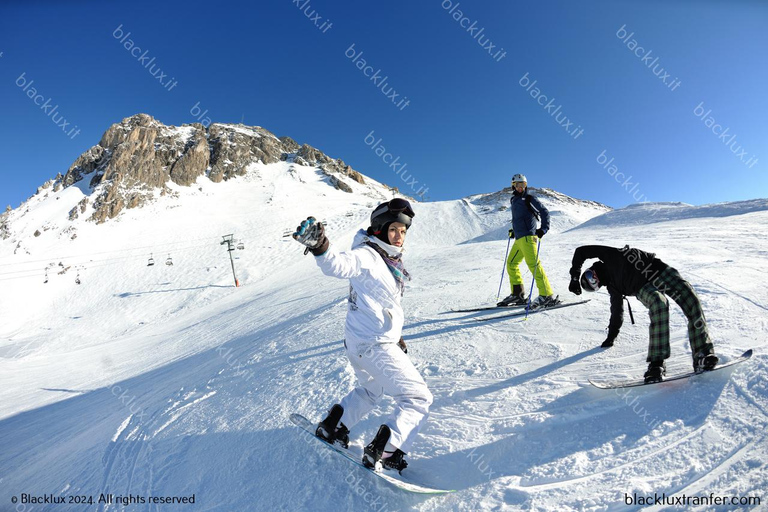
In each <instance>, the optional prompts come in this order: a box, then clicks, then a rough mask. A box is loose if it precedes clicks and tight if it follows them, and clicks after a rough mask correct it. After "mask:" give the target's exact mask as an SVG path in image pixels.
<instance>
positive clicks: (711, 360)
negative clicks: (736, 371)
mask: <svg viewBox="0 0 768 512" xmlns="http://www.w3.org/2000/svg"><path fill="white" fill-rule="evenodd" d="M718 361H720V359H719V358H718V357H717V356H716V355H715V354H704V353H703V352H696V354H694V356H693V371H694V372H696V373H701V372H708V371H710V370H713V369H714V368H715V366H717V363H718Z"/></svg>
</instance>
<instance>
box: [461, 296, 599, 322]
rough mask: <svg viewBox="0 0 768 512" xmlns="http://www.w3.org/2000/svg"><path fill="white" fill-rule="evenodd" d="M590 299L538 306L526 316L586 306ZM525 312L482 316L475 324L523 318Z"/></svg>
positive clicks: (476, 319)
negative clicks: (581, 305)
mask: <svg viewBox="0 0 768 512" xmlns="http://www.w3.org/2000/svg"><path fill="white" fill-rule="evenodd" d="M590 300H592V299H587V300H581V301H579V302H558V303H557V304H555V305H553V306H540V307H538V308H533V309H531V310H530V311H529V312H528V314H529V315H532V314H534V313H542V312H544V311H551V310H553V309H560V308H567V307H570V306H578V305H579V304H586V303H587V302H589V301H590ZM525 314H526V311H525V308H523V309H522V311H515V312H514V313H508V314H506V315H498V316H484V317H482V318H475V319H474V320H475V322H488V321H489V320H501V319H503V318H515V317H518V316H525Z"/></svg>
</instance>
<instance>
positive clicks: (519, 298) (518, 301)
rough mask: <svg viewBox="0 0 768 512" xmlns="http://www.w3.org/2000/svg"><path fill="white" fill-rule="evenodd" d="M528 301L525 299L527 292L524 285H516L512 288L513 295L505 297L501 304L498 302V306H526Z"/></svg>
mask: <svg viewBox="0 0 768 512" xmlns="http://www.w3.org/2000/svg"><path fill="white" fill-rule="evenodd" d="M527 302H528V299H526V298H525V290H523V285H521V284H516V285H513V286H512V293H511V294H509V295H507V296H506V297H504V299H502V300H501V302H497V303H496V305H497V306H525V304H526V303H527Z"/></svg>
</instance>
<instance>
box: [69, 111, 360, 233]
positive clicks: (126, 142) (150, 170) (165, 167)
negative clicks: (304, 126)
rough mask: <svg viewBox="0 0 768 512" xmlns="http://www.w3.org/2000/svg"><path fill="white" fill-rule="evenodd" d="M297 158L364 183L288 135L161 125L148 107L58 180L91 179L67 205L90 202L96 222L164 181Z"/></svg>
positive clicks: (163, 189) (214, 177)
mask: <svg viewBox="0 0 768 512" xmlns="http://www.w3.org/2000/svg"><path fill="white" fill-rule="evenodd" d="M280 161H295V162H296V163H298V164H302V165H314V166H318V167H320V168H321V169H322V170H323V172H324V173H326V174H327V175H328V176H330V177H331V179H330V181H331V184H332V185H334V186H335V187H336V188H339V189H341V190H345V191H347V192H351V191H352V189H351V188H350V187H349V185H347V184H346V183H345V182H344V177H346V178H349V179H353V180H355V181H357V182H358V183H361V184H365V179H364V178H363V176H362V175H361V174H360V173H358V172H357V171H354V170H353V169H352V168H351V167H350V166H349V165H347V164H345V163H344V162H343V161H342V160H340V159H333V158H330V157H328V156H327V155H325V154H324V153H323V152H322V151H320V150H318V149H316V148H313V147H311V146H309V145H307V144H304V145H300V144H298V143H297V142H296V141H295V140H293V139H292V138H290V137H281V138H278V137H277V136H275V135H274V134H273V133H271V132H270V131H268V130H266V129H264V128H261V127H259V126H245V125H242V124H238V125H231V124H219V123H213V124H211V125H210V126H208V127H205V126H203V125H202V124H200V123H193V124H184V125H182V126H179V127H177V126H166V125H164V124H163V123H161V122H160V121H158V120H156V119H155V118H153V117H152V116H150V115H147V114H136V115H134V116H131V117H127V118H125V119H123V120H122V121H121V122H120V123H116V124H113V125H112V126H111V127H110V128H109V129H108V130H107V131H106V132H105V133H104V135H103V136H102V138H101V140H100V141H99V143H98V144H97V145H96V146H93V147H92V148H90V149H88V150H87V151H86V152H84V153H83V154H82V155H80V157H79V158H78V159H77V160H75V162H74V163H73V164H72V166H71V167H70V168H69V170H68V171H67V172H66V174H65V175H64V176H63V177H60V178H59V179H58V180H57V185H56V186H64V187H68V186H72V185H74V184H75V183H78V182H80V181H82V180H85V179H88V180H89V181H88V187H90V189H91V190H92V194H91V195H90V196H89V197H87V198H85V200H84V201H83V202H82V203H81V204H79V205H78V206H77V207H75V208H73V209H72V211H70V215H69V216H70V219H74V218H77V217H78V216H79V215H80V214H81V213H84V212H85V211H86V209H87V205H88V202H89V201H90V202H91V204H92V206H93V214H92V215H91V216H90V217H89V220H93V221H95V222H97V223H101V222H104V221H106V220H108V219H111V218H114V217H115V216H117V215H118V214H119V213H120V212H121V211H122V210H123V209H125V208H136V207H140V206H141V205H142V204H144V203H145V202H146V201H148V200H149V199H151V198H152V197H153V196H154V194H155V193H156V191H158V190H159V191H160V193H161V194H167V193H168V192H169V188H168V186H167V185H168V183H169V182H173V183H175V184H177V185H181V186H190V185H192V184H193V183H195V181H196V180H197V179H198V178H199V177H200V176H203V175H206V176H207V177H208V178H209V179H210V180H211V181H213V182H215V183H218V182H221V181H223V180H227V179H230V178H233V177H235V176H242V175H244V174H245V173H246V172H247V168H248V166H249V165H250V164H252V163H256V162H261V163H263V164H270V163H276V162H280Z"/></svg>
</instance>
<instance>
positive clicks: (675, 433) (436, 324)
mask: <svg viewBox="0 0 768 512" xmlns="http://www.w3.org/2000/svg"><path fill="white" fill-rule="evenodd" d="M289 167H290V164H288V163H279V164H273V165H269V166H262V165H254V166H252V168H251V169H250V171H249V173H248V175H247V176H244V177H240V178H236V179H233V180H230V181H228V182H225V183H220V184H214V183H211V182H210V181H208V180H207V178H201V179H200V180H199V181H198V183H197V184H196V185H194V186H192V187H188V188H184V187H175V188H174V190H175V192H177V194H176V195H171V196H165V197H160V196H158V197H157V198H156V200H155V201H154V202H152V203H151V204H149V205H147V206H145V207H144V208H140V209H134V210H126V211H124V212H123V214H121V215H120V216H119V217H118V218H116V219H113V220H110V221H108V222H107V223H105V224H102V225H95V224H93V223H92V222H86V221H85V219H86V218H87V216H88V215H89V214H90V211H87V212H86V213H84V214H81V215H80V218H79V219H77V220H75V221H69V220H67V218H68V212H69V211H70V210H71V209H72V208H73V207H74V206H75V205H76V204H77V203H78V202H79V201H80V200H81V199H82V197H83V195H84V194H85V193H88V189H87V187H86V186H81V185H82V184H79V186H75V187H70V188H67V189H64V190H61V191H59V192H56V193H54V192H53V191H52V190H51V189H47V190H43V191H42V192H41V193H40V194H38V195H36V196H35V197H33V198H31V199H30V200H29V201H28V202H27V203H25V204H23V205H22V206H21V207H20V208H18V209H17V210H15V211H13V212H12V213H10V214H9V225H10V229H11V236H10V237H9V238H8V239H6V240H2V241H0V320H1V321H0V510H17V508H13V507H15V506H14V505H12V504H11V503H12V502H11V498H12V497H13V496H19V497H20V496H21V494H22V493H29V494H33V495H37V496H42V495H46V494H50V495H54V496H66V497H68V496H74V495H91V496H94V499H96V498H98V496H99V494H100V493H111V494H113V495H115V496H118V495H122V496H127V495H138V496H144V497H146V496H191V495H192V494H194V495H195V503H196V504H195V505H194V506H192V505H152V504H143V505H132V506H130V507H127V508H123V507H121V506H120V505H118V504H116V503H113V504H111V505H104V504H101V505H98V506H97V505H94V506H92V507H90V508H86V507H84V506H82V505H74V504H63V505H27V507H29V508H27V509H25V510H56V511H64V510H86V509H87V510H142V511H143V510H147V511H149V510H222V511H231V510H313V511H326V510H327V511H338V510H350V511H353V510H354V511H364V510H435V511H443V510H466V511H475V510H553V511H563V510H636V509H638V508H639V507H638V506H627V505H625V495H629V496H632V495H633V494H634V493H637V494H638V495H643V496H647V495H653V493H657V494H659V495H660V494H661V493H666V494H667V495H674V496H682V495H686V496H709V495H710V493H715V494H716V495H720V496H761V497H765V496H763V493H764V490H765V489H766V488H768V470H767V469H766V461H768V443H766V431H767V429H766V427H767V424H768V421H767V418H768V377H767V374H766V357H765V355H764V354H765V352H766V332H768V324H767V322H766V318H768V316H767V315H766V310H768V286H766V285H767V284H768V279H766V272H768V268H767V267H766V265H765V261H766V258H767V257H768V236H766V230H765V226H766V225H767V224H768V211H767V210H768V200H756V201H746V202H743V203H728V204H723V205H713V206H708V207H691V206H687V205H683V204H660V205H654V204H644V205H635V206H631V207H628V208H625V209H622V210H618V211H610V212H607V209H606V208H601V207H600V206H599V205H596V204H594V203H585V202H579V201H573V200H570V199H569V198H564V196H561V195H559V194H556V193H551V194H547V193H546V192H545V193H542V194H541V195H540V197H541V198H542V200H543V202H544V203H545V204H546V205H547V206H548V207H549V208H550V211H551V213H552V224H553V229H552V231H551V232H550V233H549V234H548V235H547V236H546V237H544V239H543V241H542V245H541V259H542V262H543V265H544V268H545V270H546V272H547V273H548V276H549V279H550V281H551V283H552V285H553V286H554V288H555V290H556V293H559V294H560V295H561V297H562V298H566V299H573V298H575V297H574V296H573V295H571V294H570V293H569V292H568V290H567V285H568V269H569V267H570V261H571V257H572V254H573V250H574V249H575V248H576V247H577V246H579V245H582V244H605V245H612V246H623V245H624V244H626V243H628V244H630V245H633V246H637V247H639V248H641V249H644V250H647V251H654V252H657V253H658V255H659V256H660V257H661V258H662V259H663V260H664V261H666V262H667V263H669V264H671V265H672V266H674V267H676V268H677V269H678V270H680V272H681V273H682V275H683V276H684V277H685V278H686V279H688V280H689V281H690V282H691V283H692V284H693V285H694V287H695V288H696V290H697V292H698V294H699V296H700V298H701V300H702V303H703V305H704V310H705V312H706V315H707V320H708V322H709V326H710V331H711V333H712V335H713V338H714V342H715V347H716V350H717V352H718V354H719V355H720V356H721V357H722V358H723V359H725V360H727V359H729V358H732V357H735V356H737V355H739V354H741V353H742V352H743V351H744V350H745V349H747V348H750V347H751V348H754V349H755V356H754V357H753V358H752V360H751V361H750V362H748V363H745V364H742V365H738V366H736V367H735V370H733V371H731V370H726V371H723V372H719V373H717V374H712V375H706V376H701V377H697V378H694V379H690V380H685V381H678V382H675V383H669V384H662V385H658V386H653V387H648V388H638V389H633V390H622V391H620V392H614V391H604V390H598V389H595V388H593V387H592V386H590V385H589V384H588V383H587V379H588V378H589V377H593V376H627V377H629V376H638V375H640V374H642V372H643V370H644V367H645V352H646V344H647V328H648V317H647V314H646V312H645V309H644V308H643V306H642V305H640V303H639V302H638V301H637V300H636V299H631V301H632V306H633V311H634V314H635V319H636V322H637V323H636V325H631V324H630V322H629V318H628V317H627V318H625V324H624V327H623V329H622V333H621V335H620V337H619V338H618V340H617V342H616V345H615V346H614V347H613V348H612V349H610V350H605V351H604V350H602V349H600V348H597V347H599V345H600V343H601V342H602V341H603V339H604V337H605V333H606V327H607V324H608V316H609V311H608V308H609V305H608V295H607V293H605V292H601V293H597V294H595V295H594V296H592V297H591V298H593V300H592V302H590V303H589V304H588V305H585V306H576V307H573V308H567V309H563V310H559V311H552V312H548V313H542V314H536V315H534V316H532V317H531V318H530V319H529V320H527V321H524V320H522V319H519V318H516V319H509V320H504V321H498V322H484V323H478V322H475V321H474V320H473V319H474V318H476V316H477V315H478V313H471V314H467V313H463V314H442V313H443V312H445V311H447V310H450V309H451V308H459V307H465V306H476V305H482V304H487V303H491V302H494V301H495V300H496V297H497V291H498V286H499V278H500V275H501V270H502V265H503V256H504V252H505V249H506V246H507V239H506V233H507V229H508V228H509V226H508V224H509V211H508V209H506V206H507V205H508V195H507V194H504V193H496V194H491V195H487V196H473V197H470V198H467V199H464V200H456V201H445V202H434V203H415V204H414V209H415V211H416V217H415V219H414V223H413V227H412V229H411V230H410V231H409V233H408V236H407V239H406V248H407V251H406V257H405V262H406V267H407V269H408V270H409V271H410V273H411V274H412V276H413V280H412V281H411V282H410V283H409V285H408V287H407V289H406V294H405V297H404V308H405V311H406V321H405V328H404V335H405V338H406V341H407V343H408V346H409V349H410V350H409V355H410V357H411V358H412V360H413V362H414V364H415V365H416V367H417V368H418V369H419V371H420V372H421V374H422V375H423V376H424V378H425V379H426V381H427V384H428V385H429V387H430V389H431V390H432V392H433V393H434V395H435V401H434V404H433V406H432V413H431V416H430V420H429V422H428V424H427V426H426V427H425V428H424V430H423V431H422V436H421V438H420V439H419V440H418V441H417V443H416V444H415V446H414V449H413V451H412V453H411V454H410V456H409V462H410V466H409V468H408V469H407V470H406V473H405V474H406V475H409V478H411V479H412V480H413V481H416V482H418V483H420V484H423V485H427V486H432V487H437V488H448V489H456V490H457V492H456V493H454V494H450V495H444V496H440V497H424V496H416V495H412V494H407V493H404V492H402V491H400V490H397V489H394V488H392V487H391V486H389V485H388V484H386V483H384V482H382V481H380V480H379V479H374V478H371V477H370V476H369V475H366V474H365V473H364V472H362V471H360V470H359V469H358V468H356V467H354V466H353V465H351V464H348V463H346V462H345V461H344V460H342V459H341V458H337V457H333V458H328V457H327V456H325V455H324V454H323V453H321V451H322V450H321V451H318V450H317V448H316V447H314V446H312V445H310V444H308V443H307V442H306V439H305V438H303V437H302V436H301V435H299V432H298V431H297V429H296V428H295V427H294V426H292V424H291V423H290V422H289V421H288V415H289V414H290V413H291V412H299V413H301V414H303V415H305V416H307V417H308V418H310V419H312V420H319V419H320V417H321V416H322V415H323V414H324V413H325V411H326V409H327V408H328V406H330V405H331V404H332V403H334V402H335V401H337V400H338V399H340V398H341V396H343V395H344V394H345V393H346V392H347V391H348V390H349V389H350V388H351V387H352V386H353V384H354V382H355V377H354V374H353V372H352V370H351V368H349V367H348V366H347V364H346V357H345V355H344V353H343V347H342V337H343V322H344V316H345V312H346V295H347V286H348V285H347V283H346V282H344V281H340V280H335V279H331V278H327V277H324V276H323V275H322V274H321V273H320V271H319V270H318V268H317V267H316V265H315V263H314V262H313V261H312V256H311V255H310V256H303V255H302V248H301V247H300V246H299V245H298V244H297V243H296V242H294V241H293V240H291V239H290V237H284V234H285V233H287V232H290V231H292V229H293V228H294V227H295V226H296V225H297V224H298V223H299V221H301V220H302V219H303V218H305V217H306V216H308V215H314V216H316V217H317V218H318V219H321V220H324V221H326V222H327V233H328V236H329V238H330V240H331V242H332V243H333V244H336V245H338V246H340V247H348V246H349V244H350V243H351V241H352V237H353V234H354V232H355V231H356V230H358V229H360V228H362V227H365V226H366V220H367V218H368V215H369V214H370V211H371V208H372V207H373V206H375V205H376V204H378V203H379V202H381V201H382V200H384V199H385V198H386V199H388V198H390V197H391V192H389V191H388V189H386V188H384V187H381V186H379V185H378V184H375V183H373V184H371V185H369V186H363V185H359V184H356V183H351V180H348V181H350V185H352V186H353V188H354V190H355V192H354V193H353V194H348V193H345V192H342V191H339V190H335V189H334V188H332V187H331V186H329V184H328V181H327V180H328V178H327V177H325V176H323V175H322V173H320V172H319V171H318V170H317V169H315V168H311V167H301V166H297V165H294V166H293V167H294V170H293V171H289ZM606 212H607V213H606ZM590 219H591V220H590ZM582 223H585V224H583V225H582ZM36 231H39V236H35V235H34V234H35V232H36ZM230 233H233V234H234V236H235V238H236V239H238V240H240V241H242V242H243V244H244V246H245V249H244V250H236V251H234V252H233V256H234V257H235V260H234V263H235V269H236V272H237V277H238V279H239V281H240V283H241V285H242V286H241V287H239V288H235V287H234V278H233V276H232V269H231V266H230V261H229V256H228V253H227V251H226V246H222V245H220V242H221V241H222V238H221V236H222V235H227V234H230ZM75 234H76V235H77V236H76V238H74V239H72V236H73V235H75ZM150 254H151V255H152V257H153V259H154V261H155V265H154V266H151V267H148V266H147V262H148V259H149V257H150ZM169 257H170V259H171V261H172V262H173V265H172V266H170V265H166V264H165V263H166V261H167V260H168V258H169ZM59 263H61V265H60V264H59ZM46 267H48V283H44V282H43V281H44V279H45V277H44V275H45V269H46ZM78 272H79V276H80V280H81V283H82V284H80V285H77V284H75V278H76V277H77V275H78ZM524 276H525V279H526V281H527V283H530V278H531V276H530V274H529V273H528V271H527V269H526V270H525V272H524ZM527 287H528V285H526V288H527ZM508 290H509V287H508V283H507V282H506V278H505V283H504V285H503V287H502V295H506V294H507V293H509V291H508ZM671 328H672V338H673V346H672V352H673V356H672V358H671V359H670V361H669V367H670V368H672V369H674V368H687V367H688V366H689V365H690V349H689V348H688V345H687V340H686V326H685V320H684V318H683V316H682V314H681V313H680V311H679V309H678V308H677V307H676V306H674V305H672V307H671ZM391 410H392V402H391V400H390V399H385V401H384V402H382V404H381V406H380V408H379V409H378V410H376V411H374V413H373V414H372V415H370V416H369V417H368V418H366V419H365V420H364V421H363V422H361V423H360V424H358V425H357V426H355V427H354V428H353V429H352V441H353V442H354V443H357V444H364V443H367V442H368V440H369V439H370V438H371V437H372V436H373V434H374V433H375V430H376V429H377V427H378V425H379V424H380V423H381V418H382V416H384V415H386V414H388V413H389V412H390V411H391ZM321 448H322V447H321ZM375 499H378V501H376V502H375V503H374V501H373V500H375ZM18 507H22V505H18ZM382 507H383V508H382ZM22 509H23V508H18V510H22ZM684 509H685V510H689V509H694V510H696V509H697V507H674V506H673V507H667V508H666V510H684ZM698 509H699V510H710V509H711V507H698ZM742 509H746V507H742Z"/></svg>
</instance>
